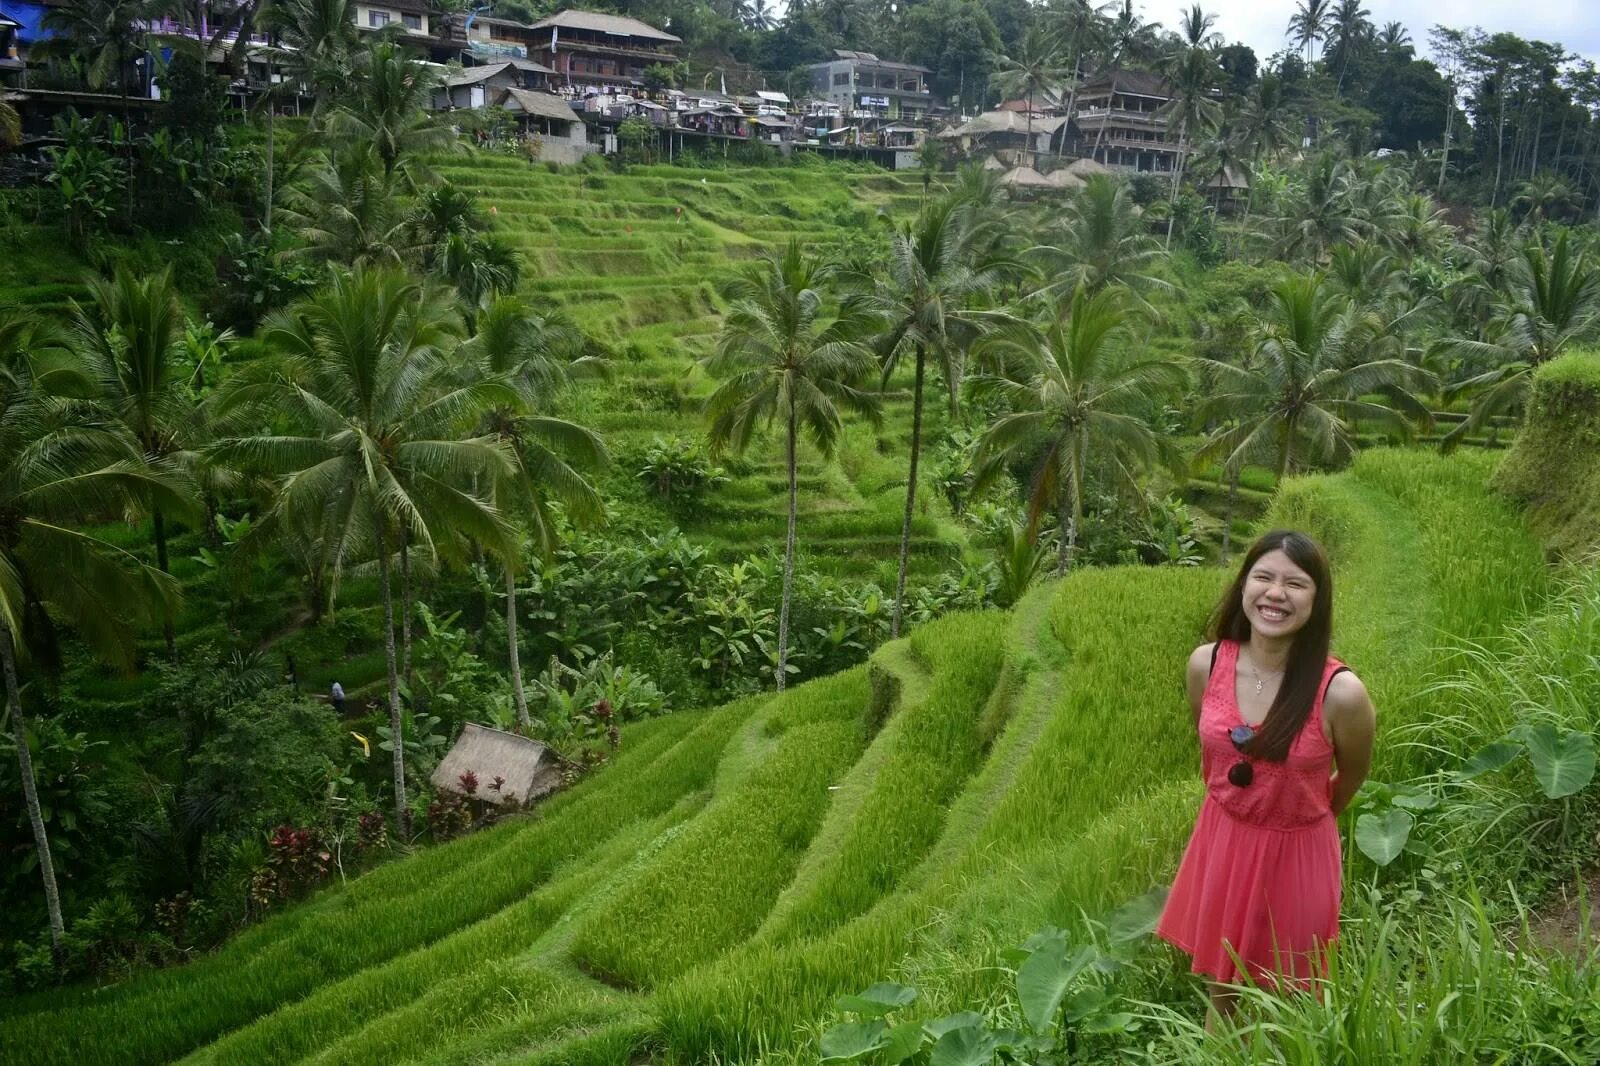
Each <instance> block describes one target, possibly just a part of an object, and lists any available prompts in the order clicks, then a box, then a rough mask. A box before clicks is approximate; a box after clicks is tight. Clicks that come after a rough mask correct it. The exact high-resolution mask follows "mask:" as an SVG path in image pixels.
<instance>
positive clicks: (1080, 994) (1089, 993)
mask: <svg viewBox="0 0 1600 1066" xmlns="http://www.w3.org/2000/svg"><path fill="white" fill-rule="evenodd" d="M1110 1000H1111V997H1110V996H1108V995H1107V994H1106V991H1105V989H1103V988H1093V987H1091V988H1080V989H1078V990H1077V991H1076V992H1074V993H1072V995H1070V996H1068V997H1067V1003H1066V1013H1065V1017H1066V1019H1067V1022H1068V1024H1075V1023H1077V1022H1081V1021H1083V1019H1085V1018H1087V1017H1088V1016H1089V1015H1091V1014H1093V1013H1094V1012H1095V1011H1097V1010H1099V1009H1100V1008H1101V1007H1104V1006H1105V1005H1106V1004H1107V1003H1108V1002H1110Z"/></svg>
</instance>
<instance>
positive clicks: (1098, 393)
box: [973, 288, 1187, 573]
mask: <svg viewBox="0 0 1600 1066" xmlns="http://www.w3.org/2000/svg"><path fill="white" fill-rule="evenodd" d="M1129 307H1130V301H1129V299H1128V297H1127V295H1126V293H1125V292H1124V291H1123V290H1121V289H1115V288H1111V289H1105V290H1103V291H1101V292H1098V293H1095V294H1092V295H1091V294H1090V293H1089V292H1088V291H1087V290H1085V289H1081V288H1080V289H1078V290H1077V291H1075V292H1074V293H1073V294H1072V297H1071V299H1070V301H1067V302H1063V301H1060V300H1057V299H1055V298H1054V297H1046V298H1045V300H1044V301H1043V304H1042V308H1041V310H1042V316H1043V320H1042V322H1041V323H1040V324H1038V325H1033V324H1031V323H1030V324H1026V325H1024V326H1021V327H1015V328H1010V329H1007V330H1003V331H1000V332H997V333H996V334H995V335H994V336H993V337H991V338H989V339H987V340H985V341H984V342H983V344H982V353H983V354H982V358H983V360H984V363H985V365H986V366H990V367H992V368H993V370H992V371H991V372H989V373H986V374H980V375H975V376H974V379H973V389H974V392H975V393H976V394H978V395H983V396H987V397H993V398H994V399H996V400H997V401H999V402H1000V403H1002V404H1003V405H1004V406H1005V407H1006V409H1007V410H1008V411H1009V413H1008V414H1005V415H1002V416H1001V417H1000V418H999V419H998V420H997V421H996V422H995V423H994V425H992V426H990V427H989V429H988V430H987V431H986V432H985V433H984V435H983V437H982V439H981V440H980V441H979V444H978V453H977V463H978V468H979V471H980V473H979V483H980V484H981V483H983V482H986V481H988V480H990V479H991V478H993V477H994V476H995V475H996V473H997V472H998V471H999V470H1000V469H1001V468H1002V467H1003V465H1004V463H1005V461H1006V460H1007V459H1010V458H1012V457H1014V456H1016V455H1019V454H1022V453H1025V452H1031V450H1032V449H1034V448H1035V447H1037V446H1038V445H1040V444H1041V443H1042V444H1043V446H1044V454H1043V456H1042V457H1041V458H1040V460H1039V465H1038V467H1037V468H1036V469H1035V471H1034V473H1033V478H1032V482H1031V487H1030V489H1029V492H1028V525H1029V530H1030V532H1032V531H1034V530H1037V528H1038V523H1039V518H1040V516H1041V515H1042V514H1043V513H1044V511H1045V509H1046V508H1047V507H1048V506H1049V505H1050V504H1051V503H1052V502H1054V503H1055V505H1056V509H1057V513H1058V515H1059V517H1060V523H1061V535H1060V540H1059V542H1058V545H1057V550H1058V555H1057V568H1058V570H1059V571H1061V572H1063V573H1064V572H1065V571H1066V570H1067V569H1068V568H1069V567H1071V565H1072V556H1073V552H1074V551H1075V549H1076V548H1077V543H1078V531H1079V529H1080V528H1081V527H1082V525H1083V488H1084V478H1085V476H1086V474H1087V471H1088V469H1089V464H1090V461H1091V460H1095V461H1099V462H1101V463H1103V464H1104V465H1105V467H1106V468H1107V469H1110V470H1113V471H1115V472H1117V473H1120V474H1123V475H1126V476H1128V477H1130V478H1131V477H1132V476H1133V473H1132V472H1133V471H1134V470H1137V469H1139V468H1141V467H1148V466H1151V465H1153V464H1155V463H1157V462H1158V461H1163V460H1165V461H1168V462H1173V461H1175V459H1176V455H1175V453H1174V452H1173V450H1172V448H1171V446H1170V444H1169V442H1168V441H1167V440H1166V439H1165V438H1164V437H1162V436H1161V435H1160V434H1158V433H1157V432H1156V431H1155V430H1154V429H1152V428H1151V426H1150V425H1149V423H1148V422H1146V421H1145V415H1146V413H1147V412H1148V411H1149V410H1151V408H1152V407H1153V406H1154V405H1157V404H1159V402H1160V400H1161V399H1162V398H1164V397H1166V396H1167V395H1169V394H1172V393H1174V392H1176V391H1177V390H1179V389H1181V388H1182V387H1183V385H1184V383H1185V382H1186V381H1187V375H1186V374H1185V373H1184V370H1183V368H1182V367H1181V366H1179V365H1178V363H1176V362H1175V361H1173V360H1172V359H1170V358H1160V357H1158V358H1154V359H1135V358H1132V357H1131V356H1130V355H1129V353H1128V352H1127V350H1126V349H1125V347H1124V343H1123V342H1124V341H1125V340H1126V328H1127V325H1128V320H1129V314H1130V312H1129Z"/></svg>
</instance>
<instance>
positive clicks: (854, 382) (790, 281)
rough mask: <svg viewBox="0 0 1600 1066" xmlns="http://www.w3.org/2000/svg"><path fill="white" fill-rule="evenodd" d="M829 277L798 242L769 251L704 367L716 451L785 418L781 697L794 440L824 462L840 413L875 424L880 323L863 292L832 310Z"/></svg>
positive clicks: (793, 515) (794, 494) (745, 441)
mask: <svg viewBox="0 0 1600 1066" xmlns="http://www.w3.org/2000/svg"><path fill="white" fill-rule="evenodd" d="M834 277H835V271H834V268H832V267H831V266H829V265H828V264H827V263H826V262H825V261H824V260H820V259H817V258H814V257H811V256H808V255H806V254H805V252H803V251H802V250H801V248H800V244H799V242H797V241H790V242H789V245H788V247H786V248H785V249H784V250H783V251H782V252H773V253H771V254H769V255H768V256H767V258H766V259H765V260H764V261H763V262H762V263H761V264H760V265H758V266H755V267H753V268H751V269H750V270H749V271H747V272H746V273H745V274H744V275H743V276H742V277H741V278H740V279H739V280H738V281H737V282H736V283H735V285H734V287H733V288H732V290H731V292H730V295H731V296H732V298H733V305H732V307H731V308H730V309H729V311H728V316H727V318H726V319H725V320H724V322H723V326H722V332H721V335H720V336H719V337H718V339H717V350H716V352H715V354H714V355H712V356H711V358H710V359H709V360H708V361H707V366H708V368H709V369H710V370H711V372H712V373H714V374H716V375H717V376H718V377H721V378H723V379H724V380H723V382H722V384H721V385H719V386H718V387H717V390H716V392H714V393H712V394H711V399H710V400H709V401H708V402H707V404H706V414H707V416H708V417H709V418H710V420H711V442H712V444H713V446H715V447H718V448H722V447H728V448H732V449H733V450H734V451H735V452H742V451H744V450H745V448H747V447H748V446H749V444H750V441H751V439H752V437H753V436H754V434H755V433H756V431H757V430H758V429H759V428H761V427H762V426H765V425H770V424H771V423H772V422H773V421H774V420H777V419H781V420H782V422H783V462H784V471H785V476H786V479H787V480H786V485H787V497H786V499H787V514H788V525H787V527H786V533H785V535H784V546H783V601H782V605H781V607H780V608H779V612H778V665H777V675H776V680H777V686H778V691H780V692H782V691H783V688H784V684H785V681H786V680H787V677H788V673H789V607H790V603H791V601H792V599H793V595H794V561H795V549H796V527H797V525H798V520H799V509H800V502H799V490H798V484H799V481H798V469H799V456H798V454H797V453H798V451H799V442H800V435H801V433H802V431H803V432H804V433H805V435H806V436H807V437H808V438H810V440H811V443H812V444H813V445H814V446H815V447H816V449H817V450H818V451H819V452H821V453H822V455H823V456H825V457H826V456H831V455H832V454H833V449H834V446H835V445H836V444H837V443H838V440H839V432H840V430H841V429H842V428H843V420H842V418H841V416H840V408H841V407H843V408H847V409H850V410H853V411H856V412H858V413H861V414H865V415H868V416H869V417H871V418H873V419H874V420H875V419H876V418H877V402H876V397H875V396H874V395H873V394H872V392H871V391H870V382H871V379H872V378H873V376H874V371H875V370H876V369H877V361H876V359H875V358H874V356H873V352H872V349H871V348H870V347H869V346H868V345H867V344H865V343H864V341H863V338H865V337H867V336H868V335H869V334H870V333H871V332H872V331H873V330H874V329H875V328H876V327H877V326H879V325H880V324H881V322H880V318H879V316H878V315H877V314H876V313H874V312H873V311H872V309H871V305H870V300H869V298H868V297H867V296H866V295H865V294H860V293H850V294H847V295H845V296H844V297H843V298H842V299H840V300H839V301H838V302H837V305H836V307H834V308H833V309H832V310H831V313H830V305H831V304H833V301H832V300H831V299H830V295H829V287H830V285H831V283H832V281H833V280H834Z"/></svg>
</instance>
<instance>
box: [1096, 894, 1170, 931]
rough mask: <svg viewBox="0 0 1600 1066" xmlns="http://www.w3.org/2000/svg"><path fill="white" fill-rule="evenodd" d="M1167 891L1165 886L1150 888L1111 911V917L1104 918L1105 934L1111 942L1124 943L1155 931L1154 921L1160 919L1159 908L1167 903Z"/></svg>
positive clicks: (1156, 921)
mask: <svg viewBox="0 0 1600 1066" xmlns="http://www.w3.org/2000/svg"><path fill="white" fill-rule="evenodd" d="M1167 892H1168V890H1167V889H1166V888H1157V889H1152V890H1151V891H1149V892H1146V893H1145V894H1144V895H1142V896H1135V897H1134V898H1133V899H1130V900H1128V902H1126V903H1124V904H1123V905H1122V906H1120V907H1118V908H1117V909H1116V910H1114V911H1112V912H1111V917H1109V918H1107V919H1106V935H1107V936H1109V937H1110V938H1111V942H1112V943H1113V944H1126V943H1129V942H1130V941H1134V940H1143V939H1144V938H1145V937H1147V936H1149V935H1150V934H1151V933H1153V932H1155V931H1156V923H1158V922H1159V921H1160V920H1161V908H1163V907H1165V906H1166V905H1167Z"/></svg>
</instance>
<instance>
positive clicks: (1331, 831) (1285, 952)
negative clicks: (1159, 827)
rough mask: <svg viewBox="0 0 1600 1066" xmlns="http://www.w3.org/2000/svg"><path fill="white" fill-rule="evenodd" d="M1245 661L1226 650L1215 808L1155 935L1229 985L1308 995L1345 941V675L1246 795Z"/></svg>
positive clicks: (1216, 670)
mask: <svg viewBox="0 0 1600 1066" xmlns="http://www.w3.org/2000/svg"><path fill="white" fill-rule="evenodd" d="M1238 662H1239V645H1238V643H1237V642H1235V641H1231V640H1225V641H1222V642H1221V643H1220V644H1219V645H1218V648H1217V660H1216V665H1215V666H1214V667H1213V668H1212V671H1211V678H1210V680H1209V681H1207V683H1206V692H1205V698H1204V699H1203V700H1202V701H1201V704H1200V725H1199V732H1200V752H1201V772H1202V774H1203V776H1204V777H1205V782H1206V798H1205V802H1204V803H1203V804H1202V805H1201V807H1200V817H1199V819H1198V820H1197V821H1196V822H1195V827H1194V835H1193V836H1191V837H1190V838H1189V846H1188V847H1187V848H1186V849H1185V850H1184V853H1183V862H1182V864H1181V865H1180V866H1179V867H1178V876H1177V879H1176V880H1175V881H1174V882H1173V885H1172V893H1171V895H1169V896H1168V897H1167V905H1166V908H1165V909H1164V910H1163V911H1162V913H1161V922H1160V924H1159V925H1158V926H1157V928H1156V935H1157V936H1160V937H1161V938H1162V939H1163V940H1167V941H1170V942H1171V943H1172V944H1174V945H1176V946H1177V947H1179V948H1182V949H1183V950H1184V951H1185V952H1187V953H1188V954H1189V955H1191V956H1193V958H1194V965H1193V966H1192V969H1193V971H1194V972H1195V973H1200V974H1206V975H1207V976H1209V977H1212V978H1214V979H1216V980H1218V981H1222V982H1226V983H1237V982H1238V981H1239V980H1240V978H1241V976H1248V978H1249V979H1250V980H1253V981H1255V982H1257V983H1258V984H1273V983H1277V982H1279V981H1280V980H1281V981H1283V982H1284V983H1286V984H1295V985H1304V984H1305V983H1307V981H1308V980H1309V979H1311V978H1313V977H1316V976H1319V975H1320V974H1321V973H1322V972H1323V961H1324V960H1323V957H1322V950H1321V949H1322V948H1324V947H1325V946H1326V945H1328V944H1329V943H1331V942H1332V941H1334V940H1335V939H1337V938H1338V936H1339V892H1340V879H1341V870H1342V868H1341V863H1340V855H1339V829H1338V826H1337V824H1336V823H1335V821H1334V816H1333V811H1332V809H1331V807H1330V806H1329V795H1330V788H1329V785H1330V781H1331V779H1332V774H1333V745H1332V744H1330V743H1329V742H1328V738H1327V737H1325V736H1323V735H1322V698H1323V695H1324V694H1325V693H1326V692H1327V690H1328V682H1329V680H1331V679H1332V677H1333V675H1334V674H1335V673H1336V672H1338V671H1339V670H1340V669H1342V668H1343V664H1342V663H1340V662H1339V661H1338V660H1337V659H1329V660H1328V664H1327V666H1326V667H1325V668H1324V670H1323V674H1322V683H1321V684H1320V685H1319V686H1318V687H1317V700H1316V703H1315V705H1313V707H1312V708H1311V715H1310V717H1309V718H1307V719H1306V723H1305V725H1304V727H1302V728H1301V730H1300V734H1299V736H1297V737H1295V739H1294V744H1293V745H1292V746H1291V747H1290V749H1289V758H1288V759H1287V760H1286V761H1285V762H1281V763H1277V762H1268V761H1265V760H1263V759H1251V760H1250V761H1251V762H1252V763H1254V764H1255V765H1254V774H1255V776H1254V779H1253V780H1252V781H1251V782H1250V784H1248V785H1245V786H1242V787H1241V786H1238V785H1234V784H1232V783H1231V782H1229V780H1228V769H1229V768H1230V767H1232V766H1233V765H1234V764H1235V763H1238V762H1239V761H1241V760H1243V759H1244V758H1245V756H1243V755H1241V754H1240V753H1239V751H1238V749H1237V748H1235V747H1234V746H1233V741H1232V740H1230V739H1229V737H1228V731H1229V730H1231V729H1232V728H1233V727H1234V726H1236V725H1239V724H1241V723H1243V721H1244V720H1243V719H1242V718H1241V717H1240V716H1239V701H1238V698H1237V696H1236V694H1235V692H1236V690H1235V669H1236V667H1237V666H1238ZM1235 955H1236V956H1238V961H1239V962H1240V963H1242V964H1243V966H1244V974H1243V975H1241V972H1240V968H1239V966H1238V965H1237V964H1236V963H1235V959H1234V956H1235Z"/></svg>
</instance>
